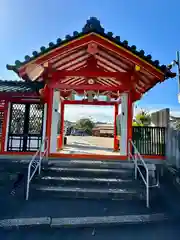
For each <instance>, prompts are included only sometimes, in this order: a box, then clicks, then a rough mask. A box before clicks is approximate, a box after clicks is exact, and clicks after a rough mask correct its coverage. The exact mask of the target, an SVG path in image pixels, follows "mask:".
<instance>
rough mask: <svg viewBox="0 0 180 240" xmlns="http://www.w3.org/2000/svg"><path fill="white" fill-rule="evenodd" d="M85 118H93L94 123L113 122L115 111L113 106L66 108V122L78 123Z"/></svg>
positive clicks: (74, 106)
mask: <svg viewBox="0 0 180 240" xmlns="http://www.w3.org/2000/svg"><path fill="white" fill-rule="evenodd" d="M84 117H91V118H92V119H93V120H94V121H104V122H113V119H114V109H113V107H112V106H91V105H79V106H78V105H67V106H65V120H69V121H76V120H78V119H80V118H84Z"/></svg>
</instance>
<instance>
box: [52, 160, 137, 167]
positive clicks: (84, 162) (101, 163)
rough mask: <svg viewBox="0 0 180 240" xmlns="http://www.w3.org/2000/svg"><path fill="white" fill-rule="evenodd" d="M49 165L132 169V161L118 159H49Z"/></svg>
mask: <svg viewBox="0 0 180 240" xmlns="http://www.w3.org/2000/svg"><path fill="white" fill-rule="evenodd" d="M48 166H49V167H81V168H110V169H111V168H112V169H113V168H115V169H116V168H118V169H133V168H134V163H132V162H127V161H126V162H119V161H117V160H116V161H110V160H109V161H103V160H101V161H100V160H81V159H77V160H49V161H48Z"/></svg>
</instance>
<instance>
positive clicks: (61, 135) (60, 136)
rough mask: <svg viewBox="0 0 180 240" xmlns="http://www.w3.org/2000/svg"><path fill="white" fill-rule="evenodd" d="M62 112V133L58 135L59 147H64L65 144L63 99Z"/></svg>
mask: <svg viewBox="0 0 180 240" xmlns="http://www.w3.org/2000/svg"><path fill="white" fill-rule="evenodd" d="M60 104H61V108H60V109H61V112H60V134H59V137H58V149H59V150H60V149H62V148H63V145H64V102H63V101H61V103H60Z"/></svg>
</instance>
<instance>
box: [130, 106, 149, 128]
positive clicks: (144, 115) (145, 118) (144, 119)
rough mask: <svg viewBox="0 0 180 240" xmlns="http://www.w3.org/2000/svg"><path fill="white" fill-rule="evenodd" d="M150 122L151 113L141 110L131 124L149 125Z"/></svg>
mask: <svg viewBox="0 0 180 240" xmlns="http://www.w3.org/2000/svg"><path fill="white" fill-rule="evenodd" d="M150 124H151V115H150V114H149V113H148V112H146V111H144V110H141V111H140V112H139V113H138V114H137V115H136V117H135V120H134V122H133V126H149V125H150Z"/></svg>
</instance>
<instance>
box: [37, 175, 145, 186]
mask: <svg viewBox="0 0 180 240" xmlns="http://www.w3.org/2000/svg"><path fill="white" fill-rule="evenodd" d="M34 182H35V183H36V184H42V185H43V184H44V185H48V186H71V187H74V186H78V187H81V188H93V187H94V188H95V187H96V186H98V187H100V188H108V187H111V188H118V187H122V186H123V188H128V187H136V186H137V187H140V183H139V181H136V180H134V179H122V178H100V177H59V176H53V177H52V176H42V177H41V178H39V177H37V178H36V180H35V181H34Z"/></svg>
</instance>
